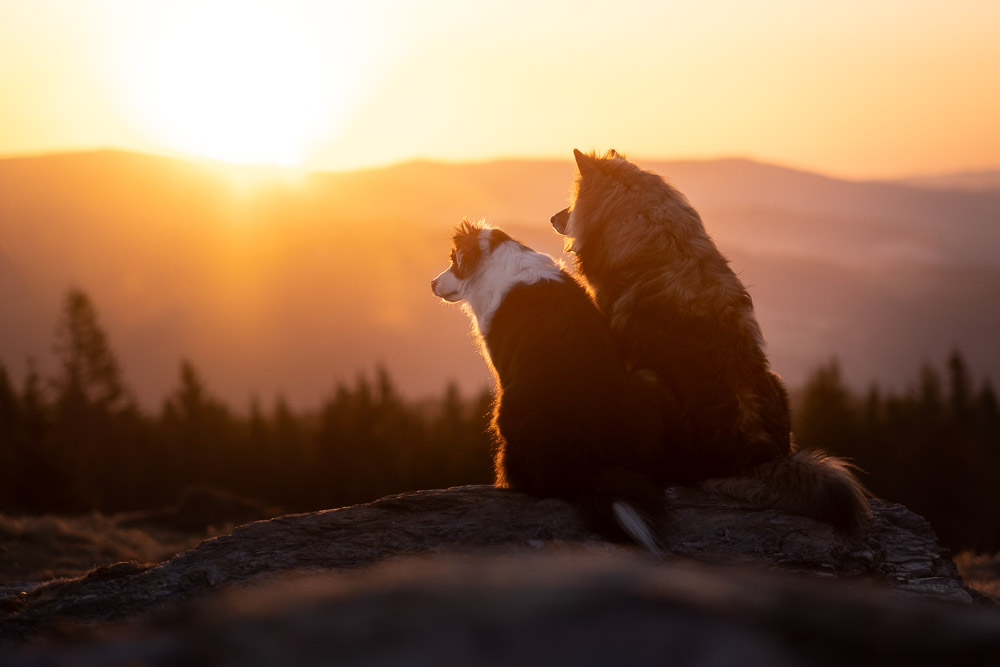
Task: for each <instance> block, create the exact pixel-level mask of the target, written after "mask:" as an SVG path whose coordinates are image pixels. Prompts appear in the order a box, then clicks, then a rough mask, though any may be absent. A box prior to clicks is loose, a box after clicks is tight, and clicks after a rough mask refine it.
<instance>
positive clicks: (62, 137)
mask: <svg viewBox="0 0 1000 667" xmlns="http://www.w3.org/2000/svg"><path fill="white" fill-rule="evenodd" d="M998 28H1000V2H996V1H995V0H951V1H950V2H941V1H939V0H933V1H927V0H909V1H902V0H879V1H878V2H870V1H864V2H856V1H853V0H839V1H836V2H828V1H826V0H820V1H814V2H801V1H799V0H760V1H758V2H745V1H742V0H739V1H738V0H704V1H701V2H697V3H694V2H684V3H681V2H663V1H659V2H636V1H631V0H618V1H617V2H607V0H600V1H597V2H586V1H584V0H575V1H557V2H556V1H547V0H506V1H505V2H496V3H475V2H464V3H456V2H445V1H444V0H419V1H417V0H414V1H407V2H402V1H400V2H391V1H388V0H365V1H364V2H358V1H357V0H352V1H351V2H340V1H331V0H326V1H321V0H315V1H312V2H309V1H305V0H267V1H256V0H238V1H237V0H224V1H213V0H170V1H169V2H154V1H151V0H142V1H130V0H72V1H69V2H67V1H66V0H0V155H17V154H25V153H38V152H47V151H63V150H79V149H90V148H98V147H119V148H126V149H135V150H143V151H152V152H167V153H171V154H186V155H198V156H205V157H212V158H216V159H222V160H228V161H235V162H261V163H273V164H283V165H289V166H304V167H307V168H324V169H325V168H336V169H343V168H352V167H358V166H368V165H375V164H385V163H389V162H396V161H401V160H407V159H412V158H417V157H420V158H434V159H445V160H470V159H471V160H480V159H489V158H493V157H499V156H529V157H558V158H562V159H567V160H568V159H569V156H570V151H571V149H572V148H574V147H579V148H583V149H591V148H596V149H602V150H603V149H605V148H608V147H611V146H613V147H615V148H617V149H619V150H621V151H624V152H626V153H627V154H629V155H630V156H634V157H636V158H639V159H653V158H689V157H719V156H732V155H740V156H747V157H753V158H757V159H760V160H766V161H773V162H778V163H781V164H785V165H790V166H797V167H802V168H807V169H813V170H817V171H821V172H825V173H828V174H831V175H837V176H847V177H854V178H864V177H892V176H903V175H913V174H923V173H936V172H946V171H955V170H975V169H987V168H997V167H1000V127H998V122H997V119H998V118H1000V40H998V39H997V38H996V33H997V29H998Z"/></svg>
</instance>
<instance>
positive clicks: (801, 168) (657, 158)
mask: <svg viewBox="0 0 1000 667" xmlns="http://www.w3.org/2000/svg"><path fill="white" fill-rule="evenodd" d="M575 148H579V149H580V150H582V151H584V152H597V153H603V152H605V151H606V150H607V149H609V148H614V149H615V150H616V151H618V152H620V153H622V154H625V155H627V156H628V157H629V158H630V159H632V160H634V161H636V162H637V163H638V164H640V165H642V164H657V163H713V162H730V161H744V162H750V163H754V164H759V165H765V166H769V167H776V168H779V169H784V170H788V171H796V172H802V173H806V174H812V175H815V176H821V177H824V178H829V179H833V180H842V181H854V182H896V181H908V180H915V179H921V178H935V177H945V176H977V175H992V174H997V173H1000V160H998V161H996V162H995V163H988V164H984V165H982V166H970V167H954V168H945V167H940V168H933V167H929V168H925V169H921V170H915V171H902V172H898V173H886V174H865V173H840V172H836V171H834V170H831V169H827V168H825V167H823V166H821V165H809V164H797V163H794V162H791V161H786V160H782V159H780V158H776V157H775V158H770V157H761V156H758V155H750V154H742V153H737V152H729V153H727V152H722V153H718V154H704V155H687V154H662V155H649V154H643V153H626V152H625V151H624V150H619V149H618V148H617V146H616V145H614V144H612V145H610V146H607V147H603V148H602V147H586V146H585V145H583V144H581V145H580V146H570V147H569V148H567V150H566V155H557V154H554V153H550V154H513V153H510V154H508V153H496V154H491V155H482V156H469V157H449V156H436V155H425V154H415V155H409V156H405V155H404V156H399V157H398V158H395V159H389V160H387V161H367V160H361V159H359V160H357V161H355V162H352V163H345V164H343V165H338V164H333V163H329V164H323V163H320V164H314V165H300V166H295V165H282V164H275V163H268V162H239V161H231V160H224V159H220V158H213V157H210V156H205V155H199V154H196V153H186V152H183V151H176V150H170V149H166V148H164V149H156V148H151V147H145V148H143V147H128V146H113V145H95V146H82V147H65V148H40V149H37V150H29V151H23V152H13V153H0V161H5V160H30V159H36V158H46V157H59V156H70V155H88V154H100V153H124V154H133V155H144V156H148V157H154V158H166V159H171V160H178V161H182V162H187V163H191V164H199V165H205V166H211V167H218V168H220V169H229V170H235V171H250V172H258V173H260V174H262V175H264V176H266V175H267V174H268V173H269V172H270V173H273V174H275V175H281V174H286V175H296V176H302V175H308V174H339V173H345V174H346V173H352V172H365V171H378V170H384V169H392V168H394V167H401V166H406V165H412V164H437V165H454V166H461V165H490V164H496V163H505V162H525V163H551V162H564V163H566V164H571V163H572V162H573V150H574V149H575Z"/></svg>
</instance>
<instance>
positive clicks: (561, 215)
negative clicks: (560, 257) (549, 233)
mask: <svg viewBox="0 0 1000 667" xmlns="http://www.w3.org/2000/svg"><path fill="white" fill-rule="evenodd" d="M549 222H551V223H552V227H553V228H554V229H555V230H556V231H557V232H559V233H560V234H563V235H565V234H566V223H567V222H569V209H568V208H564V209H563V210H561V211H559V212H558V213H556V214H555V215H554V216H552V217H551V218H549Z"/></svg>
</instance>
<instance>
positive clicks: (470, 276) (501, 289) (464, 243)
mask: <svg viewBox="0 0 1000 667" xmlns="http://www.w3.org/2000/svg"><path fill="white" fill-rule="evenodd" d="M562 277H563V273H562V269H561V268H560V267H559V265H557V264H556V262H555V260H553V259H552V258H551V257H549V256H548V255H544V254H542V253H539V252H535V251H534V250H532V249H531V248H529V247H527V246H525V245H524V244H522V243H519V242H517V241H515V240H514V239H513V238H511V237H510V235H509V234H507V233H506V232H504V231H503V230H502V229H497V228H495V227H492V226H490V225H487V224H486V223H484V222H479V223H471V222H469V221H468V220H463V221H462V223H461V224H460V225H459V226H458V228H457V229H456V230H455V234H454V236H453V237H452V248H451V264H450V265H449V266H448V268H447V269H445V270H444V271H442V272H441V273H440V274H438V276H437V277H436V278H435V279H434V280H432V281H431V290H432V291H433V292H434V294H435V295H437V296H439V297H440V298H442V299H444V300H445V301H448V302H449V303H455V302H458V301H465V302H466V303H467V304H468V306H469V307H470V308H471V309H472V312H473V314H474V315H475V317H476V319H477V321H478V323H479V329H480V331H481V332H482V333H485V331H486V325H487V324H488V322H489V320H490V318H491V317H492V315H493V312H494V311H495V310H496V308H497V306H499V305H500V302H501V301H502V300H503V298H504V296H505V295H506V294H507V292H508V291H509V290H510V288H511V287H513V286H514V285H520V284H531V283H535V282H538V281H539V280H558V279H562Z"/></svg>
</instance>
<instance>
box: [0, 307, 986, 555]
mask: <svg viewBox="0 0 1000 667" xmlns="http://www.w3.org/2000/svg"><path fill="white" fill-rule="evenodd" d="M53 350H54V352H55V354H56V357H57V360H58V367H57V371H56V372H55V373H54V374H53V376H52V377H42V376H41V374H40V373H39V371H38V370H37V368H36V367H35V366H34V365H30V366H29V372H28V373H27V375H26V377H25V378H24V380H23V381H22V382H20V383H14V382H13V380H12V378H11V375H10V373H9V372H8V370H7V367H6V366H5V365H4V363H2V362H0V512H5V513H24V514H40V513H62V514H74V513H83V512H95V511H96V512H101V513H114V512H121V511H127V510H135V509H144V508H155V507H162V506H166V505H169V504H171V503H174V502H175V501H176V500H177V499H178V497H179V496H180V495H181V494H182V493H184V492H185V491H186V490H188V489H192V488H213V489H218V490H221V491H225V492H230V493H233V494H239V495H241V496H245V497H247V498H252V499H255V500H257V501H260V502H262V503H266V504H268V505H269V506H274V507H278V508H280V509H281V510H283V511H309V510H317V509H326V508H332V507H340V506H344V505H349V504H354V503H358V502H366V501H369V500H373V499H376V498H379V497H381V496H384V495H387V494H391V493H400V492H404V491H411V490H417V489H425V488H441V487H447V486H454V485H461V484H484V483H490V482H491V481H492V477H493V464H492V448H493V443H492V440H491V438H490V436H489V434H488V432H487V424H488V421H489V411H490V404H491V396H490V392H489V391H488V390H486V389H484V390H483V391H482V392H479V393H478V394H476V395H472V396H463V395H462V394H461V392H460V391H459V390H458V389H457V387H456V386H455V385H448V386H446V387H445V388H444V391H443V393H442V394H441V395H440V396H437V397H435V398H433V399H427V400H423V401H414V400H410V399H407V398H405V397H404V396H402V395H401V393H400V392H399V391H398V389H397V388H396V386H395V385H394V383H393V380H392V378H391V375H390V373H389V371H388V370H387V369H385V368H381V367H380V368H375V369H374V370H373V371H372V372H371V373H370V374H361V375H359V376H358V377H356V378H354V379H353V380H352V381H350V382H346V381H341V382H338V383H336V384H335V385H334V387H333V389H332V390H331V392H330V394H329V395H328V396H327V397H325V398H324V399H323V400H322V402H321V404H320V406H319V407H318V408H316V409H313V410H300V411H295V410H293V409H292V408H291V407H290V406H289V405H288V403H287V402H286V401H285V400H284V399H283V398H281V397H280V396H279V397H278V398H277V399H275V400H274V402H273V404H270V405H262V404H261V403H260V401H258V400H251V401H250V404H249V406H247V407H246V409H244V410H234V409H233V408H232V407H230V406H229V405H226V404H225V402H223V401H221V400H219V399H218V398H216V397H215V396H213V394H212V392H211V390H210V389H209V384H208V383H207V382H206V380H205V378H203V377H202V376H201V374H200V373H199V371H198V369H197V368H196V367H195V366H194V365H193V364H192V363H190V362H189V361H183V360H182V361H181V362H180V364H179V369H178V377H177V384H176V387H175V388H173V389H172V390H171V391H170V392H169V394H168V395H167V396H166V397H165V399H164V400H163V402H162V405H161V406H160V407H159V409H158V410H156V411H151V410H148V409H144V408H142V407H141V406H140V405H139V404H138V402H137V401H136V399H135V398H134V396H133V395H132V394H131V392H130V390H129V388H128V385H127V382H126V380H125V378H124V377H123V376H122V372H121V369H120V366H119V364H118V361H117V358H116V355H115V353H114V351H113V349H112V348H111V346H110V344H109V342H108V338H107V336H106V334H105V332H104V331H103V329H102V328H101V325H100V321H99V317H98V314H97V312H96V309H95V307H94V305H93V302H92V301H91V299H90V298H89V297H88V295H87V294H86V293H85V292H84V291H82V290H80V289H78V288H73V289H70V290H69V291H68V292H67V293H66V295H65V297H64V300H63V303H62V308H61V311H60V318H59V322H58V325H57V328H56V331H55V340H54V345H53ZM793 405H794V412H793V416H794V430H795V434H796V439H797V441H798V443H799V444H800V445H801V446H802V447H821V448H823V449H825V450H827V451H829V452H832V453H836V454H839V455H842V456H845V457H849V458H850V459H852V460H853V461H854V463H855V464H856V465H857V466H858V467H859V468H860V469H861V470H862V471H863V474H862V477H863V479H864V481H865V483H866V484H867V485H868V487H869V488H870V489H871V491H872V492H873V494H875V495H876V496H878V497H880V498H883V499H885V500H888V501H891V502H897V503H902V504H904V505H906V506H908V507H910V508H911V509H913V510H914V511H916V512H918V513H920V514H922V515H923V516H925V517H926V518H927V519H928V520H929V521H930V522H931V524H932V525H933V527H934V528H935V530H936V531H937V532H938V534H939V536H940V537H941V539H942V541H943V542H944V543H945V544H946V545H948V546H949V547H951V548H952V549H955V550H973V551H979V552H996V551H1000V533H998V530H997V527H998V526H1000V494H997V493H996V490H995V488H996V483H995V479H996V471H997V470H998V469H1000V406H998V402H997V396H996V392H995V391H994V389H993V387H992V385H991V383H990V381H989V380H988V379H985V378H976V377H974V375H973V373H972V371H971V370H970V369H969V368H968V365H967V363H966V362H965V360H964V358H963V357H962V354H961V352H960V351H958V350H955V351H953V352H952V353H951V355H950V356H949V357H948V359H947V360H945V365H944V368H943V370H942V369H939V368H938V367H936V366H934V365H933V364H932V363H930V362H924V363H923V364H922V365H921V366H920V367H919V369H918V371H917V375H916V379H915V380H914V381H912V382H911V383H910V384H909V385H908V386H907V387H906V388H905V389H903V390H901V391H884V390H880V389H879V388H878V387H877V386H872V387H871V388H870V389H869V390H868V391H867V392H866V393H864V394H863V395H860V394H857V393H856V392H853V391H852V390H851V389H850V388H849V387H848V386H847V385H846V384H845V382H844V380H843V378H842V376H841V372H840V367H839V365H838V363H837V361H836V360H835V359H834V360H831V361H830V362H829V363H828V364H825V365H823V366H822V367H820V368H818V369H816V370H815V371H814V372H813V373H812V375H811V377H810V378H809V380H808V381H807V382H806V383H805V385H804V386H803V387H801V388H799V389H798V390H796V391H795V392H793Z"/></svg>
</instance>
